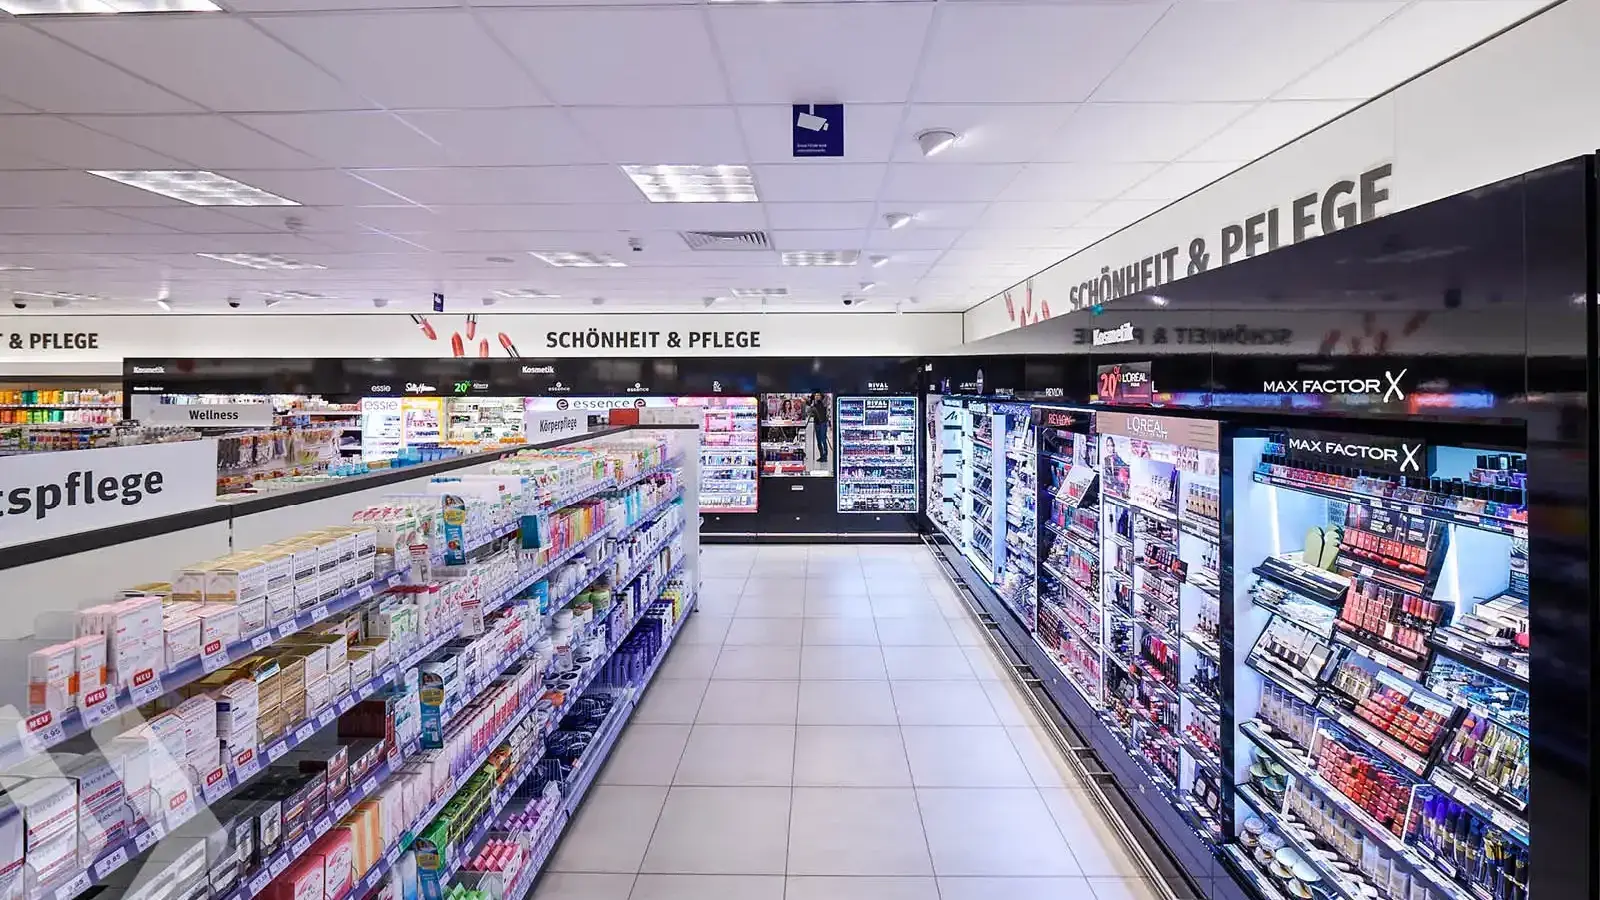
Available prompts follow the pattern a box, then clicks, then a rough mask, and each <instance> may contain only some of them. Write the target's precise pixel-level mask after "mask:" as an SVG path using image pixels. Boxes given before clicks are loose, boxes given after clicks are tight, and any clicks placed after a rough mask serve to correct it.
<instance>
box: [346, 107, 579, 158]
mask: <svg viewBox="0 0 1600 900" xmlns="http://www.w3.org/2000/svg"><path fill="white" fill-rule="evenodd" d="M400 118H402V119H403V120H404V121H406V122H409V123H410V124H411V125H412V126H414V127H415V128H416V129H417V130H419V131H421V132H422V133H423V134H425V135H427V136H428V137H431V138H433V140H435V141H437V142H438V143H439V144H441V145H442V146H443V147H444V151H445V154H446V157H447V158H448V159H449V161H450V162H452V163H454V164H455V165H459V166H519V165H520V166H529V165H536V166H544V165H571V164H576V163H585V162H593V161H594V160H595V159H596V155H595V148H594V144H593V143H592V142H590V141H589V140H588V139H587V138H585V137H584V136H583V135H582V134H581V133H579V131H578V129H576V128H574V127H573V126H572V123H571V121H569V120H568V118H567V116H566V114H565V113H563V112H562V111H561V110H558V109H554V108H552V107H526V108H523V109H458V110H442V111H438V112H406V113H401V114H400ZM422 164H423V163H412V164H411V165H422ZM367 165H406V164H405V163H368V164H367Z"/></svg>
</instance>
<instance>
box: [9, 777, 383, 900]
mask: <svg viewBox="0 0 1600 900" xmlns="http://www.w3.org/2000/svg"><path fill="white" fill-rule="evenodd" d="M24 831H25V829H24V827H23V821H22V810H20V809H18V808H17V807H16V806H15V805H14V804H13V803H12V802H11V800H10V798H8V797H5V796H0V900H22V897H23V896H24V890H23V887H24V885H23V876H22V868H23V846H24V841H23V834H24ZM385 837H386V838H387V835H386V836H385Z"/></svg>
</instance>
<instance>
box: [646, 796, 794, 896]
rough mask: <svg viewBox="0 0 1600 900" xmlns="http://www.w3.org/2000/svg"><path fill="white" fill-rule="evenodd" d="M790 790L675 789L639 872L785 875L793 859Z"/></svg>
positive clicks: (662, 813) (668, 800)
mask: <svg viewBox="0 0 1600 900" xmlns="http://www.w3.org/2000/svg"><path fill="white" fill-rule="evenodd" d="M789 794H790V790H789V788H771V787H746V788H719V787H675V788H673V789H672V791H671V793H670V794H669V795H668V796H667V802H666V805H665V807H664V808H663V809H662V810H661V817H660V821H658V822H657V823H656V828H655V836H654V837H653V838H652V839H651V841H650V849H649V851H648V852H647V853H646V854H645V857H644V865H643V868H642V869H641V871H643V872H649V873H662V874H690V875H781V874H783V873H784V867H785V865H786V864H787V862H788V856H789V848H788V843H789Z"/></svg>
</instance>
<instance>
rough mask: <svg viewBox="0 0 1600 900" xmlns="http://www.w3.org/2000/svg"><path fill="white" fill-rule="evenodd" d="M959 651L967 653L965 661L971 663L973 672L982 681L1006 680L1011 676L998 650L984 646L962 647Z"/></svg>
mask: <svg viewBox="0 0 1600 900" xmlns="http://www.w3.org/2000/svg"><path fill="white" fill-rule="evenodd" d="M961 652H963V653H965V654H966V655H967V662H968V663H969V664H971V666H972V671H973V674H975V675H977V676H978V677H979V678H981V679H983V680H984V681H1006V680H1009V679H1010V678H1011V673H1010V672H1009V671H1007V670H1006V664H1005V662H1004V661H1003V660H1001V659H1000V656H999V651H997V650H994V649H991V648H989V647H986V646H985V647H962V648H961Z"/></svg>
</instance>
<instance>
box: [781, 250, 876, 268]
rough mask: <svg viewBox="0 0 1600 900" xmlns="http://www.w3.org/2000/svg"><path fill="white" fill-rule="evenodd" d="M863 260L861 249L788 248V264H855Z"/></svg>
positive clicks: (786, 259)
mask: <svg viewBox="0 0 1600 900" xmlns="http://www.w3.org/2000/svg"><path fill="white" fill-rule="evenodd" d="M860 261H861V251H859V250H786V251H784V254H783V264H784V265H786V266H853V265H855V264H856V263H858V262H860Z"/></svg>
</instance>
